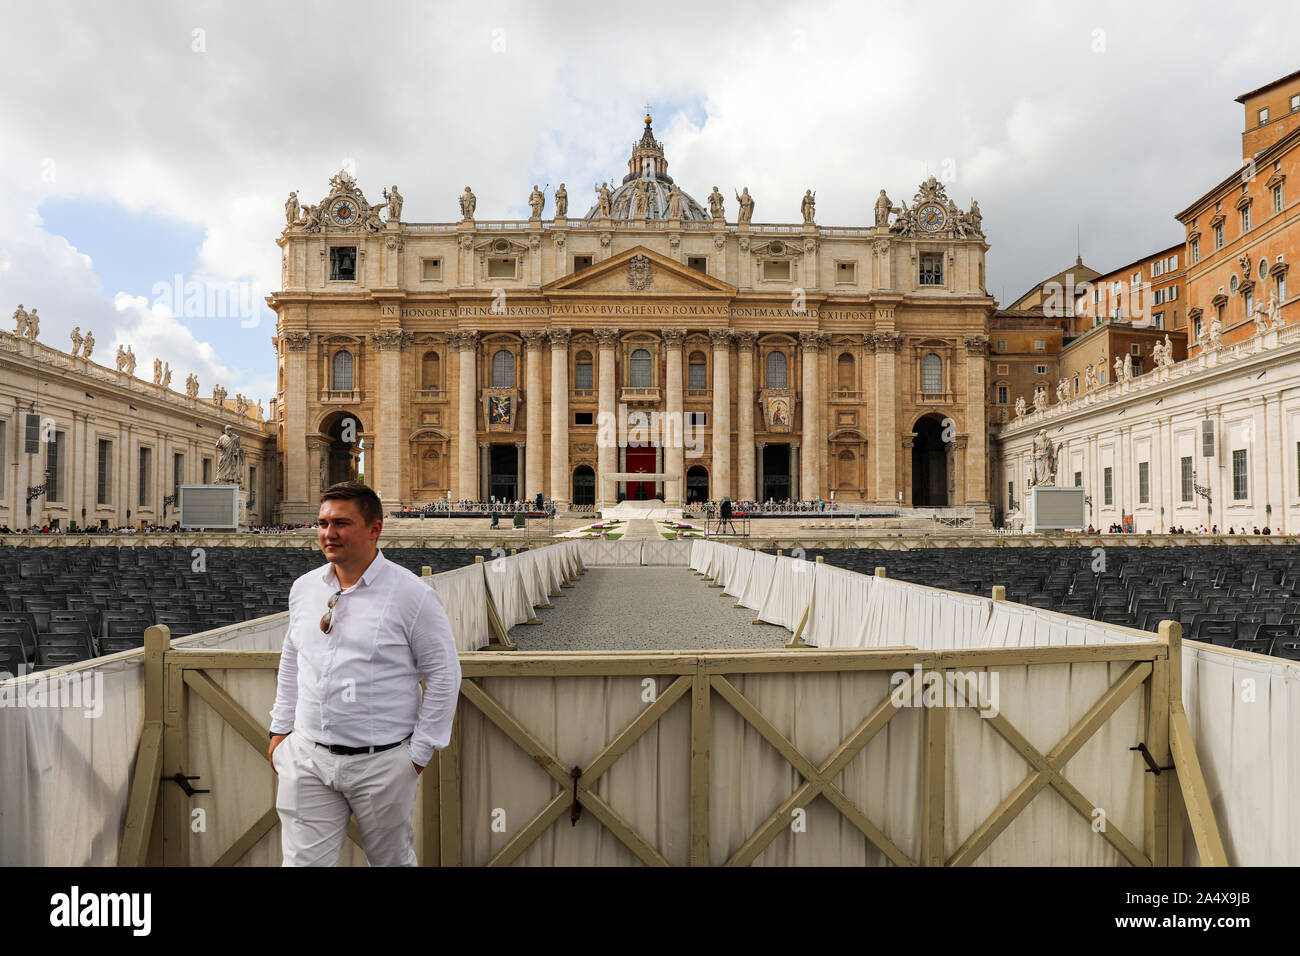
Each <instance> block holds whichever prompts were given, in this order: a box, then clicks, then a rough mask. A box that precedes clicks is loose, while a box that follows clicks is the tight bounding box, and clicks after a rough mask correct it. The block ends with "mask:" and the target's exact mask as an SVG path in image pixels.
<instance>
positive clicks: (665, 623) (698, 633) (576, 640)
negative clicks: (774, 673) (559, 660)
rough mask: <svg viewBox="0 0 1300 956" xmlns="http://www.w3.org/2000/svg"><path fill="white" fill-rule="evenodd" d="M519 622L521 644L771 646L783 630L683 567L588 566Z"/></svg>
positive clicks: (568, 647)
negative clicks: (531, 619)
mask: <svg viewBox="0 0 1300 956" xmlns="http://www.w3.org/2000/svg"><path fill="white" fill-rule="evenodd" d="M551 601H552V603H554V604H555V608H554V610H549V611H547V610H539V611H538V612H537V615H538V617H540V618H541V619H542V623H541V624H535V625H527V624H520V625H518V626H516V627H514V628H512V629H511V631H510V639H511V640H512V641H514V642H515V643H516V644H518V645H519V649H520V650H522V651H648V650H655V651H658V650H702V649H707V650H729V649H736V648H763V647H768V648H772V649H773V650H776V649H778V648H780V647H781V646H782V645H784V644H785V643H786V641H788V640H790V632H789V631H787V630H786V629H785V628H783V627H777V626H776V625H773V624H751V623H750V622H751V621H753V619H754V612H753V611H751V610H749V609H748V608H736V607H734V606H733V605H734V604H735V599H734V598H732V597H730V596H728V595H723V593H722V589H721V588H711V587H709V585H708V583H707V582H706V581H705V580H704V579H703V578H700V577H697V576H696V575H695V573H694V572H693V571H691V570H690V569H689V568H644V567H640V568H588V569H587V573H586V574H584V575H583V576H582V577H581V578H579V579H578V581H577V582H576V583H575V584H574V586H573V587H572V588H567V589H565V590H563V591H561V592H560V596H552V598H551Z"/></svg>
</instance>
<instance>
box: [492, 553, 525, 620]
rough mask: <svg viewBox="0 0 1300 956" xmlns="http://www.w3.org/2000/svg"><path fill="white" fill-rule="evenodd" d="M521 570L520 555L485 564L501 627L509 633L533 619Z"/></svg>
mask: <svg viewBox="0 0 1300 956" xmlns="http://www.w3.org/2000/svg"><path fill="white" fill-rule="evenodd" d="M520 568H521V562H520V561H519V555H513V556H509V557H504V558H495V559H493V560H491V561H485V562H484V563H483V576H484V578H485V579H486V581H487V585H488V590H489V591H491V593H492V603H493V604H495V605H496V608H497V613H498V614H499V615H500V616H501V625H502V626H503V627H504V628H505V629H506V630H507V631H508V630H510V628H512V627H514V626H515V625H516V624H522V623H523V622H524V621H531V620H532V619H533V605H532V602H531V601H530V599H529V596H528V590H527V588H525V587H524V576H523V574H522V572H521V570H520Z"/></svg>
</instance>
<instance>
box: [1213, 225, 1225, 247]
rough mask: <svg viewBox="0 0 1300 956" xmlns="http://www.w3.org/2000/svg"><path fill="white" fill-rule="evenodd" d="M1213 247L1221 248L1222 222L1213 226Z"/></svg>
mask: <svg viewBox="0 0 1300 956" xmlns="http://www.w3.org/2000/svg"><path fill="white" fill-rule="evenodd" d="M1214 248H1216V249H1222V248H1223V223H1219V224H1218V225H1217V226H1215V227H1214Z"/></svg>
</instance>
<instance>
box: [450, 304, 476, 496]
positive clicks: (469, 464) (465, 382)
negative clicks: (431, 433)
mask: <svg viewBox="0 0 1300 956" xmlns="http://www.w3.org/2000/svg"><path fill="white" fill-rule="evenodd" d="M450 335H451V342H452V345H453V347H454V348H456V349H458V350H459V351H460V392H459V396H458V398H457V403H456V446H457V462H458V465H459V472H458V477H457V482H456V492H455V497H456V498H469V499H471V500H472V499H475V498H477V497H478V453H479V451H478V383H477V372H478V332H476V331H474V330H473V329H458V330H456V331H454V332H452V333H451V334H450Z"/></svg>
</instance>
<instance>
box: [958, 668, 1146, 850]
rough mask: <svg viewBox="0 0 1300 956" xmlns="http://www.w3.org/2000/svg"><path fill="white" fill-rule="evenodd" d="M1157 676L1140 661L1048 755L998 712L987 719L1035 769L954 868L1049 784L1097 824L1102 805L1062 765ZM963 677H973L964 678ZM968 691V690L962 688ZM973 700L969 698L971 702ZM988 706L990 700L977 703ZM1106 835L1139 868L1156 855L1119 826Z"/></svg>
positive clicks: (971, 841) (981, 828) (978, 831)
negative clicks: (1072, 780) (1095, 814)
mask: <svg viewBox="0 0 1300 956" xmlns="http://www.w3.org/2000/svg"><path fill="white" fill-rule="evenodd" d="M1150 674H1151V664H1150V663H1147V662H1145V661H1138V662H1134V663H1133V664H1132V665H1131V666H1130V667H1129V668H1128V669H1127V670H1126V671H1125V672H1124V673H1123V675H1121V676H1120V679H1119V680H1117V681H1116V682H1115V683H1114V684H1112V685H1111V686H1110V687H1109V688H1108V689H1107V690H1106V692H1105V693H1104V694H1102V696H1101V697H1100V698H1098V700H1097V702H1096V703H1094V704H1093V705H1092V707H1091V708H1089V710H1088V712H1087V713H1086V714H1084V715H1083V716H1082V717H1081V718H1080V719H1079V721H1078V722H1077V723H1076V724H1075V725H1074V726H1073V727H1071V728H1070V730H1069V731H1068V732H1067V733H1066V734H1065V736H1064V737H1062V738H1061V739H1060V740H1059V741H1058V742H1057V744H1056V746H1054V747H1053V748H1052V749H1051V751H1049V752H1048V754H1047V755H1046V756H1044V755H1043V754H1041V753H1040V752H1039V751H1038V749H1037V748H1036V747H1034V745H1033V744H1031V743H1030V742H1029V740H1028V739H1027V738H1026V737H1025V736H1024V734H1022V733H1021V732H1020V730H1019V729H1017V728H1016V726H1015V725H1014V724H1012V723H1011V722H1010V721H1009V720H1007V718H1006V717H1005V716H1003V715H1002V713H1000V712H994V713H992V714H991V715H989V716H985V717H984V718H983V719H985V720H987V721H988V722H989V726H990V727H991V728H992V729H993V730H994V731H995V732H996V733H997V734H998V736H1000V737H1001V738H1002V739H1003V740H1005V741H1006V742H1007V743H1008V744H1010V745H1011V748H1012V749H1013V750H1015V751H1016V753H1018V754H1020V756H1021V757H1023V758H1024V759H1025V761H1026V762H1027V763H1028V764H1029V765H1030V766H1031V767H1032V768H1033V770H1032V771H1031V772H1030V773H1029V774H1028V775H1027V776H1026V777H1025V778H1024V779H1023V780H1022V781H1021V782H1020V783H1019V784H1018V785H1017V786H1016V787H1015V789H1013V790H1012V791H1011V792H1010V793H1009V794H1007V796H1006V797H1005V798H1004V799H1003V800H1002V802H1001V803H999V804H998V806H997V807H996V808H995V809H994V810H993V812H992V813H991V814H990V815H989V817H988V818H987V819H986V820H985V821H984V822H983V823H982V824H980V826H978V827H976V828H975V830H974V832H972V833H971V835H970V836H969V837H967V838H966V840H965V842H964V843H962V845H961V846H960V847H958V848H957V851H956V852H955V853H954V854H953V855H952V856H951V857H950V858H949V859H948V865H949V866H969V865H970V864H971V863H972V862H973V861H974V860H975V859H976V858H978V857H979V855H980V854H981V853H983V852H984V851H985V850H986V849H988V847H989V845H990V844H992V843H993V841H994V840H995V839H997V837H998V836H999V835H1000V834H1001V833H1002V832H1003V831H1004V830H1005V829H1006V828H1007V827H1008V826H1010V825H1011V822H1012V821H1013V820H1015V818H1016V817H1017V816H1019V815H1020V813H1021V811H1022V810H1024V809H1025V807H1027V806H1029V804H1030V802H1031V801H1032V800H1033V799H1034V797H1036V796H1038V794H1039V793H1041V792H1042V791H1043V790H1045V789H1046V788H1047V787H1049V786H1050V787H1052V788H1053V789H1054V790H1056V791H1057V792H1058V793H1059V794H1061V796H1062V797H1064V798H1065V800H1066V802H1067V803H1068V804H1069V805H1070V806H1071V807H1073V808H1074V810H1075V811H1076V812H1078V813H1079V814H1080V815H1081V816H1082V817H1083V818H1084V819H1085V820H1086V821H1088V822H1089V823H1090V824H1091V822H1092V810H1093V808H1094V807H1095V806H1096V804H1094V803H1092V802H1091V801H1089V800H1087V798H1085V797H1084V796H1083V795H1082V794H1081V793H1079V791H1078V790H1077V789H1076V788H1075V787H1074V785H1073V784H1071V783H1070V782H1069V781H1068V780H1066V779H1065V777H1064V776H1063V775H1062V773H1061V768H1063V767H1064V766H1065V765H1066V764H1068V763H1069V762H1070V759H1071V758H1072V757H1074V755H1075V754H1076V753H1078V752H1079V749H1080V748H1081V747H1082V746H1083V745H1084V744H1085V743H1087V742H1088V740H1089V739H1091V738H1092V736H1093V734H1095V733H1096V732H1097V731H1098V730H1099V729H1100V728H1101V726H1102V725H1103V724H1105V722H1106V721H1107V720H1109V719H1110V717H1111V715H1112V714H1114V713H1115V711H1116V710H1118V709H1119V707H1120V705H1121V704H1123V703H1124V701H1125V700H1127V699H1128V698H1129V696H1130V695H1131V694H1132V693H1133V691H1135V690H1136V689H1137V688H1139V687H1141V686H1142V683H1143V682H1144V681H1145V680H1146V679H1147V677H1148V676H1149V675H1150ZM955 679H957V677H956V675H952V674H950V675H949V676H948V681H949V683H950V684H951V686H953V688H954V690H956V685H955V683H953V681H954V680H955ZM961 679H962V680H963V681H965V680H969V677H963V678H961ZM962 690H963V692H964V688H963V689H962ZM968 703H969V701H968ZM976 703H978V704H980V706H981V707H983V708H984V709H987V702H978V701H977V702H976ZM1100 832H1101V835H1102V836H1103V837H1104V838H1105V839H1106V841H1107V842H1108V843H1110V844H1111V846H1113V847H1114V848H1115V849H1116V850H1117V851H1118V852H1119V853H1120V855H1121V856H1123V857H1124V858H1125V859H1127V860H1128V861H1129V862H1130V863H1131V864H1133V865H1134V866H1150V865H1151V861H1150V859H1149V858H1148V857H1147V856H1146V855H1145V854H1143V853H1142V851H1141V850H1140V849H1138V848H1137V846H1136V845H1135V844H1134V843H1133V842H1132V841H1131V840H1129V839H1128V838H1127V837H1126V836H1124V834H1123V833H1121V832H1120V831H1119V830H1118V829H1116V828H1114V827H1112V826H1107V827H1106V829H1104V830H1102V831H1100Z"/></svg>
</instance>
